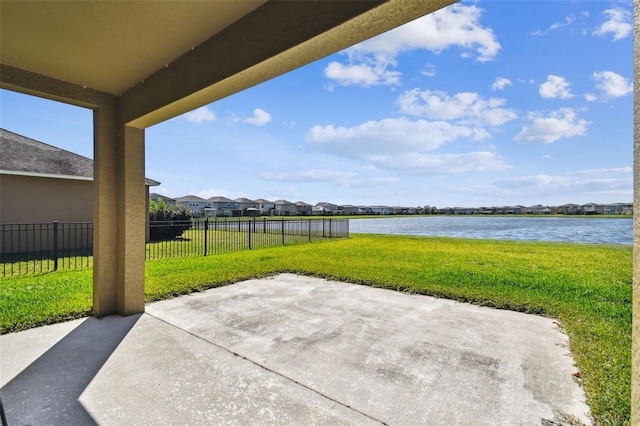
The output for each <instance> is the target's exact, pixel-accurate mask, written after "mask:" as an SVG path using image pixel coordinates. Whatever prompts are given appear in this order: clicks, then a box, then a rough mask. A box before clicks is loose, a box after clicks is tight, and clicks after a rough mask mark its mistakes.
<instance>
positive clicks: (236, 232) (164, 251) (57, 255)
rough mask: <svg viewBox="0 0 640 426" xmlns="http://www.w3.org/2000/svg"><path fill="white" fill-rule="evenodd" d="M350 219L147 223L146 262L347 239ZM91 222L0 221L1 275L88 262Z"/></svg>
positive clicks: (82, 265)
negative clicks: (13, 222)
mask: <svg viewBox="0 0 640 426" xmlns="http://www.w3.org/2000/svg"><path fill="white" fill-rule="evenodd" d="M348 237H349V219H332V218H323V219H288V220H287V219H277V220H274V219H267V218H255V219H252V220H246V219H237V220H230V219H205V220H192V221H184V222H179V221H174V222H148V223H147V243H146V249H145V253H146V254H145V256H146V260H147V261H155V260H161V259H169V258H177V257H196V256H208V255H213V254H222V253H230V252H234V251H241V250H253V249H258V248H263V247H272V246H276V245H289V244H298V243H304V242H310V241H313V240H319V239H325V238H348ZM92 254H93V224H92V223H61V222H60V223H59V222H53V223H37V224H0V272H1V274H2V276H5V277H6V276H13V275H26V274H35V273H40V272H48V271H55V270H57V269H76V268H90V267H92V266H93V257H92Z"/></svg>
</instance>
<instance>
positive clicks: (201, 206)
mask: <svg viewBox="0 0 640 426" xmlns="http://www.w3.org/2000/svg"><path fill="white" fill-rule="evenodd" d="M176 205H177V206H184V207H187V208H189V209H190V210H191V212H192V213H193V216H194V217H204V216H205V208H210V207H211V203H210V202H209V201H207V200H205V199H204V198H201V197H198V196H197V195H185V196H184V197H179V198H176Z"/></svg>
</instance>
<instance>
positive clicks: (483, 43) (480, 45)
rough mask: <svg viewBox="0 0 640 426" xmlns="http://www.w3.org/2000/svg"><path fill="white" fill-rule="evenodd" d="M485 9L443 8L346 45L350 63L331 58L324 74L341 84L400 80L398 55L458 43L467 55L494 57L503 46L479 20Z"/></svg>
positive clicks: (437, 48) (478, 57)
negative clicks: (362, 40)
mask: <svg viewBox="0 0 640 426" xmlns="http://www.w3.org/2000/svg"><path fill="white" fill-rule="evenodd" d="M482 12H483V10H482V9H480V8H477V7H476V6H474V5H469V6H466V5H461V4H454V5H451V6H449V7H446V8H443V9H440V10H438V11H436V12H434V13H431V14H429V15H426V16H424V17H422V18H419V19H416V20H414V21H411V22H409V23H407V24H405V25H403V26H401V27H398V28H395V29H393V30H391V31H388V32H386V33H384V34H381V35H379V36H377V37H374V38H372V39H370V40H367V41H364V42H362V43H359V44H357V45H355V46H352V47H350V48H348V49H346V50H345V51H344V52H343V53H344V54H346V55H348V58H349V64H348V65H342V64H340V63H338V62H331V63H330V64H329V65H328V66H327V67H326V68H325V71H324V73H325V76H327V77H328V78H330V79H333V80H335V81H336V82H338V83H340V84H342V85H352V84H357V85H361V86H364V87H368V86H372V85H392V84H399V82H400V75H401V74H400V73H399V72H397V71H392V70H391V68H393V67H395V66H397V62H396V58H397V57H398V55H399V54H400V53H402V52H409V51H413V50H418V49H426V50H430V51H432V52H435V53H440V52H442V51H444V50H446V49H448V48H449V47H452V46H458V47H460V48H462V49H464V52H463V56H465V57H469V56H471V55H470V54H469V52H470V51H473V52H475V56H476V58H477V60H478V61H489V60H492V59H493V58H495V56H496V55H497V54H498V51H499V50H500V48H501V46H500V43H498V41H497V39H496V36H495V34H494V33H493V31H492V30H491V29H490V28H485V27H483V26H482V25H481V24H480V18H481V16H482ZM426 72H427V75H428V74H429V73H430V72H431V71H429V70H428V69H427V71H426Z"/></svg>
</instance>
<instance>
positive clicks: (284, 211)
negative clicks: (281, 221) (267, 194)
mask: <svg viewBox="0 0 640 426" xmlns="http://www.w3.org/2000/svg"><path fill="white" fill-rule="evenodd" d="M273 204H274V205H275V214H276V215H277V216H295V215H296V205H295V203H292V202H291V201H287V200H276V201H274V202H273Z"/></svg>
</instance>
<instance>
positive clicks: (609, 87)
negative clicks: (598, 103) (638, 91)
mask: <svg viewBox="0 0 640 426" xmlns="http://www.w3.org/2000/svg"><path fill="white" fill-rule="evenodd" d="M591 78H592V79H593V80H595V81H596V82H597V87H598V89H600V90H602V91H603V92H605V93H606V95H607V96H610V97H612V98H619V97H621V96H625V95H628V94H630V93H633V84H632V83H631V82H630V81H628V80H627V79H626V78H624V77H623V76H621V75H620V74H616V73H615V72H613V71H602V72H594V73H593V74H592V76H591Z"/></svg>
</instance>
